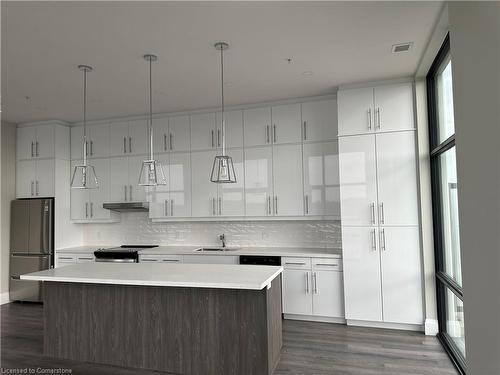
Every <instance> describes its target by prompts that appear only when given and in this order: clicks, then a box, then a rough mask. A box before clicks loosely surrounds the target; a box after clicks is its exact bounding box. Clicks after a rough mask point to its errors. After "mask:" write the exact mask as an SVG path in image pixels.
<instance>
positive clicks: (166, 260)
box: [162, 259, 179, 263]
mask: <svg viewBox="0 0 500 375" xmlns="http://www.w3.org/2000/svg"><path fill="white" fill-rule="evenodd" d="M162 261H163V262H173V263H176V262H179V259H162Z"/></svg>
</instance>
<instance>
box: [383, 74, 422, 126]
mask: <svg viewBox="0 0 500 375" xmlns="http://www.w3.org/2000/svg"><path fill="white" fill-rule="evenodd" d="M374 106H375V118H374V121H375V125H376V126H375V128H376V130H377V131H394V130H411V129H414V128H415V123H414V118H413V86H412V84H411V83H410V82H407V83H399V84H394V85H381V86H377V87H375V102H374Z"/></svg>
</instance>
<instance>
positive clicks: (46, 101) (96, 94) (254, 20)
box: [1, 1, 442, 123]
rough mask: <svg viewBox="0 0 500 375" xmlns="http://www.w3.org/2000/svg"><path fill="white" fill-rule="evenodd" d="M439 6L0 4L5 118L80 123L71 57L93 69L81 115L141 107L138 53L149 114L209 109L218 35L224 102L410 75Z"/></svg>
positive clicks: (78, 80)
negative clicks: (149, 56)
mask: <svg viewBox="0 0 500 375" xmlns="http://www.w3.org/2000/svg"><path fill="white" fill-rule="evenodd" d="M441 5H442V4H441V3H439V2H406V1H402V2H384V3H380V2H351V3H347V2H314V3H305V2H279V3H263V2H258V3H252V2H248V3H245V2H240V3H237V2H225V3H215V2H214V3H210V2H202V3H197V2H181V3H173V2H172V3H167V2H153V3H137V2H104V3H99V2H34V3H29V2H5V1H2V4H1V7H2V10H1V13H2V25H1V34H2V35H1V37H2V61H1V62H2V86H1V88H2V118H3V119H4V120H7V121H11V122H16V123H21V122H27V121H38V120H47V119H60V120H65V121H69V122H75V121H79V120H80V119H81V113H82V109H81V108H82V73H81V72H80V71H78V70H77V68H76V66H77V65H78V64H89V65H92V66H94V68H95V71H94V72H92V73H90V74H89V76H88V94H89V103H88V117H89V118H90V119H101V118H109V117H119V116H128V115H138V114H143V113H145V112H147V109H148V104H147V92H148V91H147V90H148V86H147V84H148V81H147V78H148V75H147V74H148V70H147V69H148V65H147V63H146V62H145V61H144V60H143V59H142V55H143V54H145V53H154V54H157V55H158V56H159V60H158V62H157V63H156V64H155V65H154V70H153V77H154V88H155V93H156V95H155V98H154V107H153V110H154V112H170V111H181V110H190V109H198V108H208V107H215V106H217V105H219V103H220V93H219V91H220V85H219V80H220V77H219V55H218V52H217V51H215V50H214V48H213V47H212V46H213V44H214V42H216V41H219V40H225V41H227V42H229V43H230V49H229V50H228V51H227V54H226V59H225V63H226V78H227V79H226V81H229V82H230V85H229V84H228V85H227V86H226V88H227V90H226V103H227V105H235V104H245V103H257V102H263V101H269V100H276V99H285V98H293V97H303V96H313V95H322V94H327V93H332V92H334V91H335V88H336V87H337V86H338V85H341V84H346V83H351V82H360V81H365V80H379V79H386V78H394V77H401V76H408V75H412V74H414V73H415V71H416V69H417V65H418V62H419V60H420V58H421V56H422V54H423V51H424V48H425V46H426V43H427V41H428V39H429V37H430V34H431V31H432V28H433V26H434V24H435V22H436V20H437V17H438V14H439V11H440V9H441ZM410 41H411V42H413V47H412V49H411V50H410V52H407V53H401V54H398V55H395V54H392V53H391V45H392V44H395V43H402V42H410ZM288 57H291V58H292V62H291V63H290V64H289V63H287V61H286V58H288ZM304 71H312V72H313V75H311V76H304V75H303V74H302V72H304ZM26 97H29V99H27V98H26Z"/></svg>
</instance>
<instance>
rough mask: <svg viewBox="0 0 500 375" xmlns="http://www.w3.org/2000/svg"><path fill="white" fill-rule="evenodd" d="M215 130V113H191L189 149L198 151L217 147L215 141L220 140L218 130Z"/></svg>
mask: <svg viewBox="0 0 500 375" xmlns="http://www.w3.org/2000/svg"><path fill="white" fill-rule="evenodd" d="M217 130H218V129H217V127H216V124H215V113H213V112H210V113H202V114H195V115H191V150H192V151H199V150H210V149H215V148H217V142H219V143H220V142H221V136H220V131H219V132H217ZM218 133H219V134H218Z"/></svg>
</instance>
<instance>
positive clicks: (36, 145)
mask: <svg viewBox="0 0 500 375" xmlns="http://www.w3.org/2000/svg"><path fill="white" fill-rule="evenodd" d="M35 150H36V156H37V157H38V156H40V154H39V153H38V141H36V142H35Z"/></svg>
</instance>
